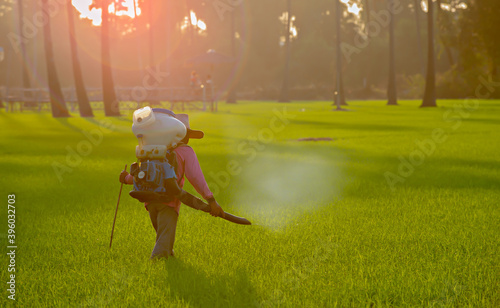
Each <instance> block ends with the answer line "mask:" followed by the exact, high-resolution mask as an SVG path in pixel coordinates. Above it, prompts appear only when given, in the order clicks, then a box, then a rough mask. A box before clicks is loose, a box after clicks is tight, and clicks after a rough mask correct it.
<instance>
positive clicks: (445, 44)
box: [436, 0, 455, 68]
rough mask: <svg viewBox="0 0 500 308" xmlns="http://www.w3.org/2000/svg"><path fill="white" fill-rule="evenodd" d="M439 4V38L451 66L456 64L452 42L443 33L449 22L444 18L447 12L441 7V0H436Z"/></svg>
mask: <svg viewBox="0 0 500 308" xmlns="http://www.w3.org/2000/svg"><path fill="white" fill-rule="evenodd" d="M436 4H437V14H436V15H437V21H438V25H439V27H438V32H439V40H440V41H441V44H442V45H443V48H444V51H445V53H446V57H447V58H448V63H449V64H450V68H451V67H453V66H454V65H455V60H454V59H453V53H452V52H451V47H450V44H448V41H447V40H446V37H445V36H444V35H443V33H442V32H443V31H442V29H443V28H446V27H447V26H448V24H446V25H445V23H448V22H447V21H446V20H445V19H444V18H446V17H445V15H444V14H445V13H444V11H443V9H442V8H441V0H437V1H436Z"/></svg>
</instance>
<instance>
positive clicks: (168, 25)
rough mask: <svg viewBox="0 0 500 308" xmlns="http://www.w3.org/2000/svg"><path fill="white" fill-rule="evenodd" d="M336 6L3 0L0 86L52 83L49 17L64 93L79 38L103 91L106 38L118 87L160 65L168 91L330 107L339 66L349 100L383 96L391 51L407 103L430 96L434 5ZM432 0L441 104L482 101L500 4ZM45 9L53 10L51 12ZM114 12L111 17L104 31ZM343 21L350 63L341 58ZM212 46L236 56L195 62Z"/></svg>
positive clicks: (85, 65)
mask: <svg viewBox="0 0 500 308" xmlns="http://www.w3.org/2000/svg"><path fill="white" fill-rule="evenodd" d="M69 2H71V3H70V4H69V5H70V6H71V9H69V7H67V5H68V3H69ZM335 2H336V1H334V0H308V1H298V0H295V1H290V0H272V1H269V0H253V1H243V0H231V1H225V0H210V1H199V0H197V1H195V0H179V1H151V0H97V1H92V0H68V1H66V0H44V1H39V0H36V1H26V0H24V1H22V0H17V1H16V0H1V1H0V47H1V48H2V50H0V52H2V53H3V61H1V62H0V86H1V87H3V88H5V87H23V85H24V87H25V88H30V87H32V88H37V87H41V88H46V87H47V72H46V60H45V59H46V58H45V53H44V33H43V32H44V30H43V26H44V25H45V22H44V20H45V19H44V18H45V17H46V16H50V23H51V34H52V41H51V44H52V46H53V52H54V59H55V66H56V69H57V73H58V76H59V80H60V84H61V87H63V88H65V87H73V85H74V77H73V76H74V75H73V68H72V64H71V63H72V57H71V54H70V42H71V40H70V37H74V38H75V43H76V45H77V50H78V59H79V62H80V64H81V71H82V76H83V80H84V82H85V85H86V86H87V87H89V88H100V87H101V85H102V74H101V65H102V63H103V61H104V62H106V60H103V57H102V49H101V47H102V45H101V42H102V40H101V39H102V37H101V36H102V35H105V36H106V37H107V39H108V41H109V54H110V61H109V66H110V67H111V70H112V76H113V78H114V83H115V86H117V87H133V86H136V85H140V84H142V82H143V78H144V76H145V74H146V73H145V69H146V67H147V66H151V67H156V69H157V70H159V71H161V72H162V73H163V72H165V73H168V74H169V75H168V77H166V78H162V80H161V83H160V84H159V85H158V86H160V87H173V86H189V83H190V75H191V73H192V71H196V72H197V74H198V78H199V79H200V80H201V82H204V81H206V79H207V78H208V79H210V78H213V80H214V81H215V82H216V85H217V87H218V89H220V90H221V91H222V92H223V95H227V93H228V91H229V92H230V91H231V90H235V91H237V95H238V98H241V99H266V100H274V99H279V97H280V92H281V91H282V88H283V84H284V82H286V83H287V87H288V91H289V93H288V95H289V98H290V99H295V100H327V99H333V97H334V93H335V89H336V76H337V73H336V69H337V68H340V70H341V71H342V75H341V76H342V79H343V85H344V91H345V97H346V98H347V99H384V98H385V97H386V93H387V83H388V76H389V73H390V69H389V67H390V65H389V63H390V57H389V56H390V55H391V54H390V50H391V48H392V50H393V53H392V55H391V58H392V59H393V60H394V78H395V81H396V82H395V83H396V87H397V95H398V97H399V98H403V99H405V98H408V99H415V98H421V97H422V95H423V92H424V87H425V78H426V70H427V58H428V56H427V54H428V50H427V49H428V36H429V31H428V16H427V15H428V13H427V12H428V3H429V1H427V0H424V1H420V0H340V5H339V6H338V7H339V8H340V10H341V12H339V16H340V18H336V16H337V11H336V7H337V6H336V3H335ZM430 2H431V3H433V4H434V5H435V7H434V14H433V18H432V19H433V35H434V42H435V46H434V52H435V70H436V96H437V98H462V97H467V96H472V95H474V91H475V88H476V86H477V84H478V83H479V82H478V76H480V75H481V74H484V75H491V76H492V78H493V80H498V69H499V68H498V66H499V64H500V40H499V39H498V37H499V36H498V33H497V32H498V31H499V30H500V18H498V13H499V12H500V1H498V0H437V1H430ZM391 3H392V4H391ZM44 5H45V6H46V7H47V9H45V11H46V13H43V14H42V12H44V9H43V6H44ZM391 5H392V6H393V7H394V8H395V9H394V10H393V14H392V16H394V19H393V21H394V22H393V23H392V24H390V23H388V22H387V12H388V7H390V6H391ZM103 7H104V10H107V12H108V13H109V28H108V29H107V31H106V32H107V33H104V34H103V31H102V24H103V18H102V12H103ZM68 14H72V15H73V16H72V18H73V21H71V20H70V19H69V17H70V16H69V15H68ZM44 16H45V17H44ZM71 22H73V24H74V30H71V28H70V25H69V23H71ZM337 23H339V24H340V31H339V33H340V36H341V42H342V43H341V46H340V49H341V52H342V59H341V63H337V62H338V59H337V58H336V42H337V41H336V38H337V32H336V24H337ZM391 27H392V29H393V35H394V36H393V38H394V41H393V42H394V44H393V46H392V47H391V46H390V40H389V36H390V28H391ZM287 33H288V34H289V35H288V37H287ZM208 50H213V51H214V52H216V53H217V54H219V55H220V56H221V57H223V58H224V57H227V58H224V59H232V60H231V61H229V60H228V61H220V63H218V62H217V61H215V63H206V62H202V63H193V61H190V60H193V59H194V58H196V57H199V56H200V55H203V54H205V53H207V51H208ZM287 52H289V57H287ZM284 72H285V75H286V76H287V77H284ZM287 72H288V73H287ZM23 73H24V74H25V76H24V77H23ZM208 75H210V77H208ZM23 78H24V79H23ZM284 78H288V80H286V81H284V80H283V79H284ZM493 97H500V93H498V91H497V93H493Z"/></svg>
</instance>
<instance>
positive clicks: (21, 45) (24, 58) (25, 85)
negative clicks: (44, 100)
mask: <svg viewBox="0 0 500 308" xmlns="http://www.w3.org/2000/svg"><path fill="white" fill-rule="evenodd" d="M17 6H18V19H19V20H18V21H19V37H21V39H20V40H19V48H20V49H21V57H22V59H21V65H22V69H23V72H22V73H23V88H25V89H29V88H31V83H30V76H29V71H28V65H27V63H28V61H27V59H28V57H27V55H26V44H25V43H24V39H23V38H24V35H23V18H24V7H23V1H22V0H18V3H17Z"/></svg>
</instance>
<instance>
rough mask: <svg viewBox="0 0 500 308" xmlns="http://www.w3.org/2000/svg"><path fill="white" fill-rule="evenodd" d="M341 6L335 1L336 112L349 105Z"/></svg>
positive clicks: (338, 1)
mask: <svg viewBox="0 0 500 308" xmlns="http://www.w3.org/2000/svg"><path fill="white" fill-rule="evenodd" d="M341 16H342V14H341V6H340V0H335V17H336V34H337V38H336V39H337V43H336V47H337V53H336V56H337V61H336V62H337V63H336V65H337V78H336V86H335V89H336V90H335V104H336V106H337V109H336V110H342V108H341V107H340V106H342V105H347V103H346V102H345V95H344V82H343V80H342V52H341V49H340V45H341V39H340V32H341V31H340V24H341V23H340V20H341V18H342V17H341Z"/></svg>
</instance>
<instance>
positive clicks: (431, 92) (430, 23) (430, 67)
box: [420, 0, 437, 107]
mask: <svg viewBox="0 0 500 308" xmlns="http://www.w3.org/2000/svg"><path fill="white" fill-rule="evenodd" d="M433 15H434V7H433V3H432V0H427V77H426V80H425V92H424V98H423V100H422V105H420V107H436V106H437V105H436V68H435V64H434V20H433Z"/></svg>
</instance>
